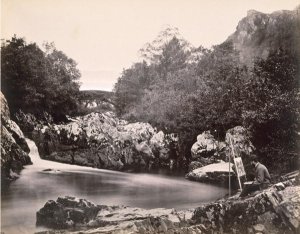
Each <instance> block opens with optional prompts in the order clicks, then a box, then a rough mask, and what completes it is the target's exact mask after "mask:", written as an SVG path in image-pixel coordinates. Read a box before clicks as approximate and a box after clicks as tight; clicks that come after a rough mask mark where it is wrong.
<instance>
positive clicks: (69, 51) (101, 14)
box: [0, 0, 300, 91]
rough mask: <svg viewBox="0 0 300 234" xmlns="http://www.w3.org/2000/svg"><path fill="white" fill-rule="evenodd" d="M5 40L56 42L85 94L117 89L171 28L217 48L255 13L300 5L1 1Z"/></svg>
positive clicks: (219, 0) (279, 1) (252, 0)
mask: <svg viewBox="0 0 300 234" xmlns="http://www.w3.org/2000/svg"><path fill="white" fill-rule="evenodd" d="M0 1H1V38H4V39H10V38H11V37H12V36H13V35H14V34H16V35H17V36H18V37H24V38H25V39H26V41H27V42H36V43H37V44H38V45H39V46H42V44H43V42H45V41H47V42H54V43H55V45H56V48H57V49H59V50H62V51H63V52H64V53H65V54H66V55H67V56H68V57H70V58H72V59H74V60H75V61H76V62H77V63H78V69H79V70H80V71H81V74H82V77H81V80H80V81H81V83H82V86H81V89H82V90H87V89H93V90H107V91H110V90H112V89H113V86H114V84H115V83H116V81H117V79H118V77H119V76H120V75H121V73H122V71H123V69H126V68H129V67H130V66H131V65H132V64H133V63H134V62H136V61H138V60H139V56H138V50H139V49H140V48H142V47H143V46H144V44H146V43H147V42H151V41H152V40H153V39H155V37H156V36H157V35H158V33H159V32H160V31H161V30H162V29H163V28H164V27H166V25H170V26H173V27H177V28H178V29H179V31H180V33H181V35H182V36H183V37H184V38H185V39H186V40H188V41H189V42H190V43H191V44H192V45H194V46H196V47H197V46H200V45H202V46H204V47H210V46H212V45H216V44H219V43H221V42H223V41H225V40H226V39H227V37H228V36H229V35H230V34H232V33H233V32H234V31H235V28H236V26H237V24H238V22H239V21H240V20H241V19H242V18H243V17H245V16H246V15H247V11H248V10H250V9H254V10H257V11H261V12H264V13H271V12H273V11H276V10H283V9H284V10H293V9H294V8H295V7H296V6H297V5H299V3H300V2H299V0H0Z"/></svg>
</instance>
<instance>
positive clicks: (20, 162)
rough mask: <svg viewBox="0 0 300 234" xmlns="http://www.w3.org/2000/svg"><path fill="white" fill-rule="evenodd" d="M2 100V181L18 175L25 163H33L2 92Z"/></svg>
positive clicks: (0, 94) (0, 97) (0, 96)
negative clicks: (11, 117)
mask: <svg viewBox="0 0 300 234" xmlns="http://www.w3.org/2000/svg"><path fill="white" fill-rule="evenodd" d="M0 102H1V183H4V182H7V181H9V180H13V179H15V178H17V177H18V174H19V172H20V171H21V169H22V168H23V166H24V165H28V164H31V160H30V157H29V156H28V152H29V148H28V145H27V143H26V141H25V138H24V134H23V132H22V131H21V130H20V128H19V126H18V125H17V124H16V123H15V122H14V121H12V120H11V119H10V112H9V108H8V105H7V101H6V99H5V97H4V95H3V94H2V92H0Z"/></svg>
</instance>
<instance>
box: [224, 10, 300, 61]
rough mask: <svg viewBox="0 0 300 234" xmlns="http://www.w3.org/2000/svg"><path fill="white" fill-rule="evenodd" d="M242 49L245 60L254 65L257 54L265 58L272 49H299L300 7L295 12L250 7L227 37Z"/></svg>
mask: <svg viewBox="0 0 300 234" xmlns="http://www.w3.org/2000/svg"><path fill="white" fill-rule="evenodd" d="M227 41H231V42H232V43H233V45H234V48H235V49H236V50H238V51H239V52H240V58H241V61H242V62H243V63H246V64H248V65H250V64H252V62H253V60H254V59H255V58H256V57H259V58H263V59H266V58H267V56H268V55H269V54H270V52H272V51H274V50H276V49H278V48H282V49H284V50H289V51H293V50H295V49H298V53H299V51H300V7H297V8H296V9H295V10H294V11H287V10H282V11H276V12H273V13H271V14H265V13H261V12H258V11H255V10H249V11H248V14H247V16H246V17H245V18H243V19H242V20H241V21H240V22H239V24H238V26H237V28H236V31H235V32H234V33H233V34H232V35H231V36H229V37H228V39H227Z"/></svg>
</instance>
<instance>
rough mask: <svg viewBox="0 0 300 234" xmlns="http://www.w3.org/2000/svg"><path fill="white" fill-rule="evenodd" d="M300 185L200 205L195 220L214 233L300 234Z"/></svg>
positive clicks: (273, 188) (194, 216)
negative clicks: (243, 197) (244, 197)
mask: <svg viewBox="0 0 300 234" xmlns="http://www.w3.org/2000/svg"><path fill="white" fill-rule="evenodd" d="M299 211H300V186H289V187H286V188H284V189H283V190H281V191H278V190H277V189H276V188H275V186H274V187H272V188H269V189H268V190H265V191H263V192H261V193H258V194H257V195H255V196H250V197H247V198H246V199H229V200H225V199H224V200H221V201H219V202H215V203H210V204H206V205H203V206H201V207H199V208H197V209H196V210H195V212H194V215H193V217H192V220H193V221H194V223H195V224H200V223H201V224H203V225H204V226H205V228H206V230H210V233H275V234H280V233H291V234H292V233H295V234H296V233H299V231H300V213H299Z"/></svg>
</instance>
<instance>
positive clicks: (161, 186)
mask: <svg viewBox="0 0 300 234" xmlns="http://www.w3.org/2000/svg"><path fill="white" fill-rule="evenodd" d="M28 144H29V146H30V149H31V153H30V156H31V159H32V161H33V165H30V166H26V169H24V170H23V171H22V173H21V177H20V178H19V179H18V180H16V181H14V182H13V183H11V184H10V186H9V187H8V188H7V189H5V190H3V191H2V192H1V193H2V198H1V199H2V214H1V216H2V217H1V218H2V231H4V232H5V233H33V232H35V231H37V230H36V228H35V214H36V211H38V210H39V209H40V208H41V207H42V206H43V205H44V204H45V202H46V201H47V200H49V199H52V200H56V199H57V197H58V196H65V195H71V196H76V197H81V198H86V199H88V200H90V201H92V202H94V203H96V204H105V205H128V206H135V207H142V208H157V207H165V208H177V209H185V208H192V207H197V206H199V205H200V204H201V203H203V202H208V201H212V200H215V199H217V198H220V197H222V196H224V195H225V193H226V192H227V190H226V189H224V188H220V187H216V186H212V185H206V184H200V183H196V182H191V181H187V180H185V179H184V178H179V177H170V176H163V175H151V174H129V173H122V172H115V171H109V170H99V169H93V168H87V167H80V166H75V165H67V164H61V163H56V162H49V161H46V160H41V159H40V158H39V155H38V151H37V148H36V146H35V144H34V142H32V141H29V140H28ZM49 168H51V169H53V170H51V171H44V170H45V169H49Z"/></svg>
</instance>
